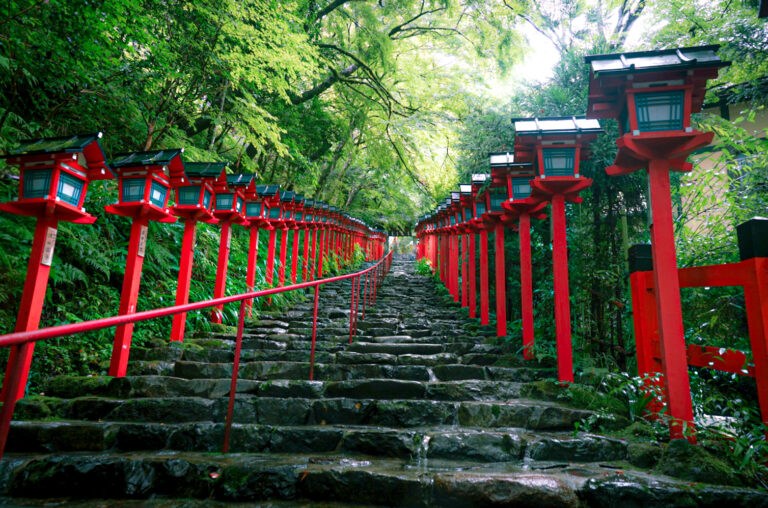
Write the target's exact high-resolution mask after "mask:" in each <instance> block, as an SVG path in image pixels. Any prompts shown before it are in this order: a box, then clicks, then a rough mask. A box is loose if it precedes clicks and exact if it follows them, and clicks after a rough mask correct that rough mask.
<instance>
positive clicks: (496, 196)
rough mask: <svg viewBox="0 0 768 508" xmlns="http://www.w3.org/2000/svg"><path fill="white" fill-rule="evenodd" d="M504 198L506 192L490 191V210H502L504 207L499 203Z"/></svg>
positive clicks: (505, 197)
mask: <svg viewBox="0 0 768 508" xmlns="http://www.w3.org/2000/svg"><path fill="white" fill-rule="evenodd" d="M506 200H507V193H506V192H492V193H491V211H492V212H503V211H504V208H502V207H501V204H502V203H503V202H504V201H506Z"/></svg>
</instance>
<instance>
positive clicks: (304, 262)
mask: <svg viewBox="0 0 768 508" xmlns="http://www.w3.org/2000/svg"><path fill="white" fill-rule="evenodd" d="M311 239H312V230H311V229H309V228H307V229H305V230H304V255H303V256H302V257H301V268H302V275H303V279H302V280H304V282H306V281H308V280H309V278H308V277H309V245H310V242H311Z"/></svg>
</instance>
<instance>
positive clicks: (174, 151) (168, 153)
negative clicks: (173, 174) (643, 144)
mask: <svg viewBox="0 0 768 508" xmlns="http://www.w3.org/2000/svg"><path fill="white" fill-rule="evenodd" d="M183 151H184V149H183V148H169V149H165V150H150V151H147V152H130V153H119V154H117V155H115V158H114V159H113V160H112V161H111V162H110V164H111V165H112V167H114V168H126V167H134V166H168V165H170V164H171V162H172V161H173V159H174V157H176V156H178V155H181V153H182V152H183Z"/></svg>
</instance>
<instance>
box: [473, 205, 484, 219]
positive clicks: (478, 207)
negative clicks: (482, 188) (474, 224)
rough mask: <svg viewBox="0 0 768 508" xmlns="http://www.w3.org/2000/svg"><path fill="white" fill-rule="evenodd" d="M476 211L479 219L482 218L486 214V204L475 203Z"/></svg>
mask: <svg viewBox="0 0 768 508" xmlns="http://www.w3.org/2000/svg"><path fill="white" fill-rule="evenodd" d="M475 209H476V210H477V217H480V216H481V215H483V214H484V213H485V203H479V202H478V203H475Z"/></svg>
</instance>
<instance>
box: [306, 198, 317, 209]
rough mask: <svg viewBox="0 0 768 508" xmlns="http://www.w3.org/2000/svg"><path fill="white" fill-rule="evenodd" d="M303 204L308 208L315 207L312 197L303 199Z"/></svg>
mask: <svg viewBox="0 0 768 508" xmlns="http://www.w3.org/2000/svg"><path fill="white" fill-rule="evenodd" d="M304 206H306V207H308V208H314V207H315V200H314V199H305V200H304Z"/></svg>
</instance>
